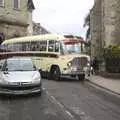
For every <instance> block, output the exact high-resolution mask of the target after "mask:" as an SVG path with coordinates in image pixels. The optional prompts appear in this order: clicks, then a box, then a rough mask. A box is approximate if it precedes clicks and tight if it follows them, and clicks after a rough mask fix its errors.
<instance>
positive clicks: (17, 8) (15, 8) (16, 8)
mask: <svg viewBox="0 0 120 120" xmlns="http://www.w3.org/2000/svg"><path fill="white" fill-rule="evenodd" d="M15 1H16V0H13V9H14V10H20V0H17V1H18V4H17V7H15V6H16V5H15Z"/></svg>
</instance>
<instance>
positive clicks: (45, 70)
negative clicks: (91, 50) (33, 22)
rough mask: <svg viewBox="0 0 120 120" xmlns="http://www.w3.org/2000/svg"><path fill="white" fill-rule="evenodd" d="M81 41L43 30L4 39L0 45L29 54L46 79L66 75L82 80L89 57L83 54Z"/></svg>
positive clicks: (16, 51)
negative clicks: (36, 33) (30, 34)
mask: <svg viewBox="0 0 120 120" xmlns="http://www.w3.org/2000/svg"><path fill="white" fill-rule="evenodd" d="M84 44H85V42H84V41H83V40H82V39H80V38H78V37H74V36H73V37H68V36H64V35H57V34H45V35H37V36H26V37H20V38H14V39H9V40H5V41H4V42H3V43H2V44H1V48H2V49H4V50H6V51H9V52H10V53H11V54H13V55H15V54H16V55H25V56H28V57H31V58H32V60H33V61H34V63H35V65H36V66H38V67H39V68H41V73H42V76H44V75H45V76H47V77H48V79H54V80H59V79H60V77H64V76H69V77H76V78H78V79H79V80H84V78H85V75H86V70H88V68H89V62H90V57H89V56H88V55H86V54H83V50H84ZM7 54H8V53H7Z"/></svg>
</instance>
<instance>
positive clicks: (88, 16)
mask: <svg viewBox="0 0 120 120" xmlns="http://www.w3.org/2000/svg"><path fill="white" fill-rule="evenodd" d="M86 26H87V27H88V29H87V32H86V39H88V38H89V36H90V12H89V13H88V14H87V16H86V17H85V19H84V25H83V27H86Z"/></svg>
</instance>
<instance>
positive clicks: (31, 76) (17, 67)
mask: <svg viewBox="0 0 120 120" xmlns="http://www.w3.org/2000/svg"><path fill="white" fill-rule="evenodd" d="M41 91H42V81H41V74H40V71H39V70H38V69H37V68H36V66H35V65H34V64H33V63H32V60H31V59H30V58H25V57H13V58H8V59H4V60H1V61H0V93H2V94H15V95H20V94H29V93H37V92H40V93H41Z"/></svg>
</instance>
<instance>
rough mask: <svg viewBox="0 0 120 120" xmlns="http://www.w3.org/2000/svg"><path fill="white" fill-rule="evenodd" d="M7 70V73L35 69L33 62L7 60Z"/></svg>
mask: <svg viewBox="0 0 120 120" xmlns="http://www.w3.org/2000/svg"><path fill="white" fill-rule="evenodd" d="M6 68H7V71H33V70H35V68H34V67H33V64H32V61H31V60H24V59H23V60H22V59H20V60H17V59H15V60H14V59H13V60H7V61H6V65H5V69H6Z"/></svg>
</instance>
